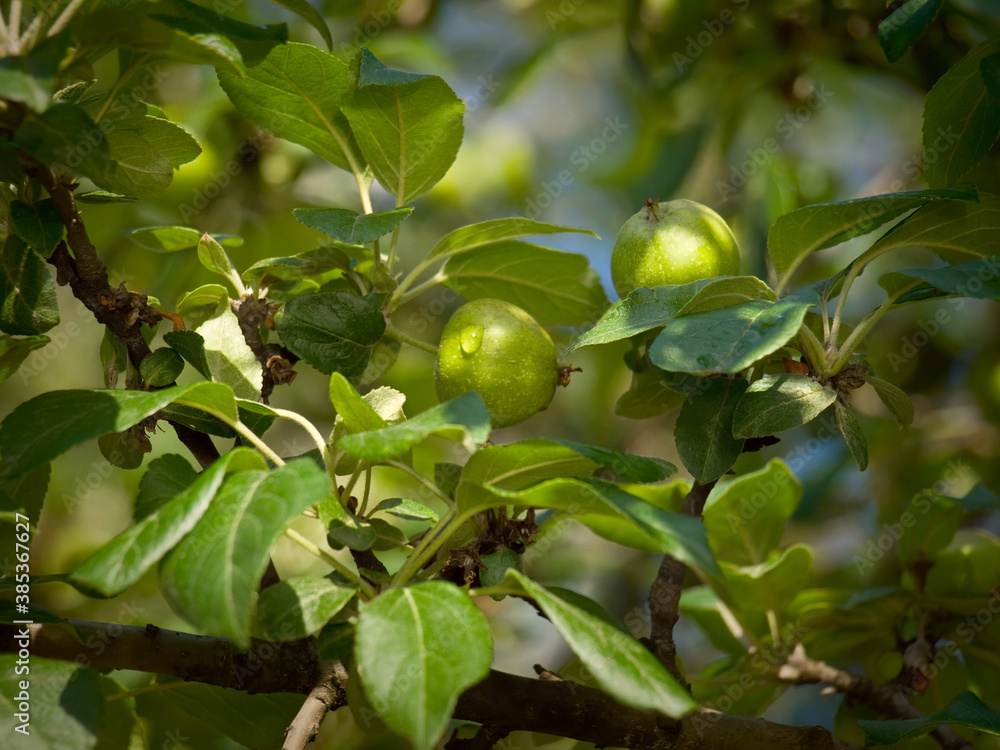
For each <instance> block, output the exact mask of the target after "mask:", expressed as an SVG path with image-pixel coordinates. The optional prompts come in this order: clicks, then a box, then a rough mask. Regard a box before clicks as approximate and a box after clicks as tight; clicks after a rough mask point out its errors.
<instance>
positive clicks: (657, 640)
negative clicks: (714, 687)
mask: <svg viewBox="0 0 1000 750" xmlns="http://www.w3.org/2000/svg"><path fill="white" fill-rule="evenodd" d="M713 487H715V481H712V482H709V483H708V484H698V482H695V483H694V484H692V485H691V490H690V491H689V492H688V494H687V497H685V498H684V506H683V507H682V509H681V512H682V513H683V514H684V515H686V516H690V517H691V518H701V511H702V510H703V509H704V507H705V501H706V500H707V499H708V495H709V493H710V492H711V491H712V488H713ZM686 577H687V565H685V564H684V563H682V562H681V561H680V560H678V559H676V558H675V557H672V556H670V555H664V556H663V561H662V562H661V563H660V570H659V571H658V572H657V574H656V580H655V581H653V585H652V586H650V588H649V616H650V630H649V647H650V650H651V651H652V652H653V654H654V655H655V656H656V658H657V659H659V660H660V662H661V663H662V664H663V666H665V667H666V668H667V671H669V672H670V674H671V675H672V676H673V677H674V679H675V680H677V681H678V682H679V683H680V684H681V685H683V686H684V687H686V688H689V689H690V686H689V685H688V682H687V680H686V679H685V678H684V675H683V674H681V671H680V669H678V668H677V644H676V643H675V642H674V626H675V625H676V624H677V619H678V617H680V613H679V607H680V602H681V590H682V589H683V588H684V579H685V578H686Z"/></svg>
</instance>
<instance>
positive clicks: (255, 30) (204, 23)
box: [151, 0, 288, 65]
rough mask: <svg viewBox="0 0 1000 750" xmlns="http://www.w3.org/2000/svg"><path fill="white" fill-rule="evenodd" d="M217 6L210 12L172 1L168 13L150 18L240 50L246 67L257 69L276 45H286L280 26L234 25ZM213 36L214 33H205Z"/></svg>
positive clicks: (284, 28)
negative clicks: (253, 66)
mask: <svg viewBox="0 0 1000 750" xmlns="http://www.w3.org/2000/svg"><path fill="white" fill-rule="evenodd" d="M227 10H228V9H225V8H220V7H219V6H216V7H214V8H212V9H211V10H210V9H208V8H204V7H202V6H200V5H196V4H195V3H193V2H190V0H174V2H173V3H172V4H171V7H170V13H169V14H167V13H154V14H151V15H152V17H153V18H156V19H157V20H159V21H162V22H163V23H165V24H167V25H168V26H170V27H171V28H174V29H178V30H180V31H183V32H186V33H188V34H191V35H193V36H196V37H201V36H204V37H209V38H210V39H211V38H218V39H219V40H221V41H224V42H227V43H231V44H232V46H233V47H234V48H235V49H237V50H239V54H241V55H242V56H243V58H244V59H245V60H246V63H247V65H257V64H258V63H260V62H261V61H262V60H263V59H264V57H265V55H266V54H267V53H268V52H269V51H270V50H272V49H273V48H274V47H275V46H276V45H281V44H284V43H285V42H287V41H288V27H287V26H286V25H285V24H283V23H278V24H268V25H267V26H263V27H262V26H256V25H253V24H249V23H244V22H243V21H237V20H236V19H235V18H233V17H232V15H231V14H230V13H228V12H226V11H227ZM206 32H214V33H206Z"/></svg>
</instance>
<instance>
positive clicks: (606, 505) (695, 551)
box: [455, 477, 718, 574]
mask: <svg viewBox="0 0 1000 750" xmlns="http://www.w3.org/2000/svg"><path fill="white" fill-rule="evenodd" d="M455 498H456V504H457V507H458V510H459V512H460V514H461V515H462V516H463V517H464V516H469V517H471V516H472V515H473V514H475V513H477V512H480V511H483V510H487V509H489V508H496V507H504V506H507V505H517V506H526V507H535V508H554V509H556V510H560V511H564V512H566V513H567V514H569V515H570V516H574V517H575V516H584V517H586V516H588V515H602V516H610V517H612V518H621V519H624V520H626V521H629V522H631V523H632V524H634V525H635V526H637V527H638V528H639V529H641V530H642V531H643V532H644V533H645V535H646V537H648V539H649V540H650V541H651V542H653V543H654V544H655V545H656V549H657V550H658V551H660V552H664V553H667V554H670V555H673V556H674V557H676V558H677V559H678V560H682V561H683V562H685V563H687V564H688V565H690V566H691V567H692V568H694V569H696V570H699V571H702V572H704V573H708V574H711V573H716V572H718V566H717V565H716V563H715V558H714V557H713V556H712V552H711V550H710V549H709V547H708V540H707V537H706V536H705V526H704V524H702V523H701V521H699V520H697V519H692V518H689V517H687V516H684V515H681V514H680V513H674V512H671V511H667V510H664V509H662V508H659V507H657V506H656V505H654V504H652V503H650V502H647V501H646V500H643V499H642V498H640V497H638V496H636V495H633V494H631V493H629V492H626V491H625V490H623V489H622V488H621V487H619V486H618V485H615V484H611V483H609V482H602V481H599V480H594V479H590V480H588V479H572V478H568V477H560V478H556V479H550V480H547V481H543V482H540V483H538V484H532V485H530V486H528V487H525V488H523V489H518V490H509V489H504V488H502V487H499V486H498V485H497V484H493V485H481V484H475V483H473V482H470V481H468V480H463V481H461V482H460V483H459V485H458V488H457V490H456V493H455ZM581 520H584V522H586V519H581ZM594 529H595V531H598V533H600V527H599V526H595V527H594Z"/></svg>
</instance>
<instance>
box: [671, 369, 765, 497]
mask: <svg viewBox="0 0 1000 750" xmlns="http://www.w3.org/2000/svg"><path fill="white" fill-rule="evenodd" d="M746 388H747V381H745V380H725V379H710V380H706V381H705V384H704V386H703V387H702V388H700V389H699V390H697V391H696V392H695V393H692V394H691V395H690V396H688V397H687V400H686V401H685V402H684V406H682V407H681V413H680V414H679V415H678V416H677V426H676V428H675V429H674V439H675V440H676V442H677V453H678V454H679V455H680V457H681V460H682V461H683V462H684V468H686V469H687V470H688V471H689V472H691V475H692V476H693V477H694V478H695V479H696V480H697V481H698V483H699V484H708V483H709V482H711V481H712V480H713V479H718V478H719V477H720V476H722V475H723V474H725V473H726V472H727V471H729V469H730V468H731V467H732V465H733V464H734V463H736V459H738V458H739V457H740V453H742V451H743V443H744V442H745V441H743V440H741V439H737V438H735V437H733V415H734V414H735V413H736V407H737V405H738V404H739V401H740V398H742V396H743V392H744V391H745V390H746Z"/></svg>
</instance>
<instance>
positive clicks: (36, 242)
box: [10, 198, 63, 258]
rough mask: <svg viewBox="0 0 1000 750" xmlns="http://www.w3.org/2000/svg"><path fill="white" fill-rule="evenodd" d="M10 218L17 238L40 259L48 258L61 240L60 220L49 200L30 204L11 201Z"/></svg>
mask: <svg viewBox="0 0 1000 750" xmlns="http://www.w3.org/2000/svg"><path fill="white" fill-rule="evenodd" d="M10 218H11V221H13V222H14V230H15V231H16V232H17V234H18V236H20V238H21V239H22V240H24V241H25V242H26V243H28V246H29V247H31V248H32V249H33V250H35V251H36V252H37V253H38V254H39V255H41V256H42V257H45V258H47V257H49V256H50V255H51V254H52V251H53V250H55V249H56V245H58V244H59V241H60V240H61V239H62V238H63V223H62V218H61V217H60V214H59V209H58V208H56V204H55V203H54V202H53V201H52V199H51V198H46V199H45V200H41V201H36V202H35V203H30V204H29V203H24V202H22V201H13V202H12V203H11V204H10Z"/></svg>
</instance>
